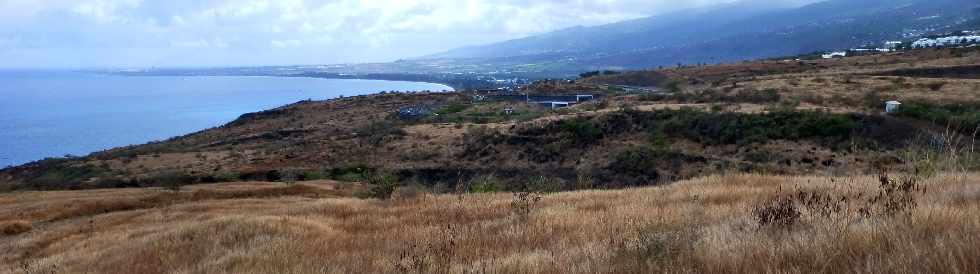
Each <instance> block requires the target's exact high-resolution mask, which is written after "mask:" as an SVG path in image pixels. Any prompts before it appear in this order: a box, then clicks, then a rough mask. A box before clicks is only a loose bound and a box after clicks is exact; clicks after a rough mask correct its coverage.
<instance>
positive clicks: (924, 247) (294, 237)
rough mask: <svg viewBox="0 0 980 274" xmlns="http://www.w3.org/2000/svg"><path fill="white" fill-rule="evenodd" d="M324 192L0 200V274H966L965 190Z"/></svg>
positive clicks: (761, 181) (931, 183)
mask: <svg viewBox="0 0 980 274" xmlns="http://www.w3.org/2000/svg"><path fill="white" fill-rule="evenodd" d="M341 185H343V184H341ZM336 186H338V185H337V184H336V183H310V184H307V183H301V184H297V185H293V186H285V185H279V186H276V185H275V184H257V183H251V184H227V185H203V186H196V187H193V188H189V189H185V190H183V191H182V192H180V193H173V192H171V191H166V190H162V189H152V188H148V189H124V190H97V191H92V190H90V191H58V192H21V193H12V194H0V204H2V205H4V207H3V208H0V212H3V213H10V214H0V273H145V274H154V273H355V272H357V273H470V272H471V271H477V272H480V273H664V272H671V273H673V272H681V273H786V272H808V273H848V272H873V273H904V272H913V273H957V272H961V273H976V272H977V271H980V269H978V266H980V250H978V249H977V248H976V247H977V246H978V245H980V236H978V234H977V233H976V232H977V231H978V230H980V222H978V220H980V210H978V208H980V176H978V175H976V174H974V175H969V176H939V177H935V178H932V179H929V180H923V181H913V184H912V185H910V187H909V188H908V189H909V191H905V190H900V191H891V192H888V193H889V194H887V195H883V194H879V193H882V192H881V191H883V190H885V189H889V188H888V187H890V185H888V184H886V185H882V184H881V183H880V180H879V178H875V177H866V176H862V177H837V178H827V177H774V176H758V175H736V174H730V175H728V176H722V177H718V176H713V177H707V178H700V179H696V180H691V181H683V182H679V183H677V184H673V185H670V186H662V187H650V188H635V189H628V190H613V191H579V192H566V193H555V194H530V195H526V194H525V195H512V194H464V195H425V196H402V197H400V198H397V199H396V200H393V201H379V200H372V199H368V200H361V199H351V198H337V197H332V196H330V195H322V196H321V195H320V193H319V192H320V191H325V189H333V188H335V187H336ZM903 189H904V188H903ZM925 189H928V190H927V191H925ZM242 193H245V194H251V195H243V194H242ZM270 194H271V195H270ZM148 197H152V199H151V198H148ZM318 197H320V198H318ZM875 197H878V198H875ZM842 198H843V199H842ZM873 200H874V201H880V202H873ZM153 201H158V202H155V203H154V202H153Z"/></svg>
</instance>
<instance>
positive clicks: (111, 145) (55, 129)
mask: <svg viewBox="0 0 980 274" xmlns="http://www.w3.org/2000/svg"><path fill="white" fill-rule="evenodd" d="M79 73H84V74H90V75H91V74H93V73H92V72H91V71H89V72H79ZM99 74H100V75H108V76H123V77H126V76H137V77H149V76H161V77H163V76H166V77H245V78H251V77H256V78H269V79H284V78H291V77H282V76H277V75H180V76H173V75H125V74H106V73H96V77H98V76H97V75H99ZM83 78H84V76H83ZM303 78H307V79H321V80H358V81H364V82H373V83H371V84H353V85H341V86H337V87H336V90H327V89H325V88H324V87H319V88H317V87H316V86H312V87H311V88H309V89H307V88H305V87H303V86H304V84H303V83H304V82H298V83H297V84H295V85H293V86H300V87H301V89H300V90H301V91H300V92H303V93H304V94H317V93H320V94H321V95H322V96H317V95H309V97H307V95H302V94H300V95H292V94H291V95H288V96H287V97H289V98H292V97H297V98H292V99H287V98H286V97H281V96H279V95H276V94H265V95H264V96H265V97H276V96H279V99H278V100H279V101H274V100H273V101H268V100H264V99H266V98H261V97H260V98H255V99H242V98H238V99H235V98H232V101H235V102H241V101H250V100H251V102H250V103H248V104H244V105H243V104H239V105H238V106H234V107H228V106H225V105H221V104H224V102H217V101H215V100H221V99H220V98H221V97H220V96H224V95H220V94H218V95H212V94H207V99H203V98H202V101H207V103H201V105H200V106H199V108H203V109H199V110H198V111H193V112H192V114H189V115H194V116H192V117H187V116H186V115H180V114H178V113H174V115H180V117H183V118H179V117H174V118H172V119H167V120H165V121H160V120H158V119H148V120H147V123H146V124H150V125H147V126H141V127H140V128H142V129H134V130H137V131H141V132H136V133H137V134H128V133H121V134H115V133H114V134H103V133H105V132H110V131H115V129H112V128H113V127H118V128H121V129H128V128H131V127H128V126H125V125H123V126H120V125H119V124H117V122H115V121H121V120H131V122H132V121H133V120H144V119H142V118H141V119H126V118H124V117H133V116H129V115H116V116H120V117H123V118H116V119H114V120H113V121H112V122H102V123H99V122H90V123H89V124H92V125H88V126H90V127H89V128H88V129H87V130H86V131H87V132H88V133H86V134H87V135H88V136H90V137H80V136H82V135H78V134H74V133H73V132H70V131H68V130H65V128H71V130H76V129H74V127H72V126H68V125H70V124H76V122H77V121H76V122H73V121H74V118H65V117H74V116H77V115H83V116H84V115H86V113H89V112H90V111H91V110H86V109H84V108H83V109H81V110H78V111H79V112H78V113H72V112H71V111H68V112H62V113H58V114H56V115H54V116H52V117H59V118H49V119H54V120H52V121H56V122H55V123H54V124H53V125H51V124H50V123H49V124H46V125H44V126H34V124H35V123H33V122H31V121H28V120H24V121H20V122H17V121H13V123H14V124H23V125H25V126H27V127H26V128H22V129H20V130H19V131H20V132H8V133H7V134H6V135H7V136H5V138H8V139H6V140H7V141H6V142H0V143H4V144H5V145H4V146H8V147H9V148H10V149H7V150H5V151H3V155H2V156H3V158H4V159H3V161H2V162H0V169H6V168H10V167H18V166H23V165H27V164H30V163H34V162H38V161H42V160H45V159H51V158H65V157H66V156H69V155H72V156H74V157H78V156H79V155H84V156H89V155H91V154H93V153H99V152H103V151H106V150H112V149H119V148H125V147H132V146H139V145H144V144H149V143H154V142H161V141H165V140H170V139H173V138H177V137H180V136H186V135H189V134H195V133H199V132H202V131H206V130H208V129H210V128H214V127H220V126H223V125H225V124H227V123H231V122H233V121H234V120H235V119H238V118H239V117H241V116H242V115H246V114H249V113H256V112H262V111H267V110H272V109H277V108H281V107H285V106H289V105H293V104H296V103H299V102H304V101H307V100H309V99H311V98H312V99H315V101H329V100H334V99H338V98H345V97H352V96H358V95H371V94H380V93H385V92H393V91H398V92H410V91H413V90H414V89H411V88H408V87H402V88H398V87H397V86H398V85H399V84H403V85H404V84H409V83H408V82H407V81H396V80H375V79H331V78H320V77H303ZM153 81H154V82H166V81H165V80H162V79H161V80H153ZM192 81H195V82H196V81H198V80H192ZM201 81H204V80H201ZM280 81H283V80H280ZM285 81H289V80H285ZM399 82H401V83H399ZM410 84H427V85H434V86H436V87H435V88H426V89H417V91H423V90H429V91H432V92H452V91H455V89H453V88H452V87H450V86H448V85H444V84H440V83H427V82H411V83H410ZM219 85H220V83H219ZM273 85H274V84H273ZM327 85H330V84H327ZM364 85H368V86H382V87H383V88H377V89H371V90H370V91H367V89H363V90H364V91H363V92H355V93H349V92H348V91H344V90H345V89H352V90H353V89H358V88H357V87H358V86H364ZM351 86H353V87H351ZM385 86H387V87H385ZM390 87H396V88H390ZM164 89H166V88H164ZM175 89H176V88H175ZM232 89H233V88H232ZM284 89H287V90H288V89H290V88H289V87H286V88H284ZM323 91H326V92H323ZM184 92H185V91H175V92H174V95H172V96H168V95H162V96H163V97H176V98H179V97H182V96H184V95H183V93H184ZM78 93H82V94H84V91H81V92H78ZM117 93H124V92H117ZM151 93H152V92H151ZM251 93H254V92H251V91H248V92H243V95H242V96H235V97H243V98H250V96H249V94H251ZM331 93H332V94H331ZM279 94H282V93H279ZM157 95H159V94H157ZM11 96H19V95H17V93H12V94H11ZM216 96H217V97H216ZM300 97H301V98H300ZM318 97H322V98H318ZM164 99H168V102H169V99H171V98H164ZM25 100H27V99H25ZM174 100H177V102H181V103H184V102H185V101H194V100H193V99H188V100H181V99H174ZM106 101H111V100H106ZM151 101H154V102H151V103H150V104H156V105H151V106H150V108H153V109H154V110H151V111H149V112H154V113H155V112H159V111H160V110H165V111H167V112H174V111H173V109H174V108H183V109H186V108H187V105H185V104H181V105H173V106H171V107H167V106H166V102H163V103H160V102H157V101H160V100H152V99H151ZM262 102H267V103H266V104H265V106H259V107H256V108H248V107H247V106H248V105H262V104H263V103H262ZM8 103H14V102H13V101H9V102H8ZM113 103H115V102H113ZM213 104H218V105H214V106H211V105H213ZM229 104H234V103H229ZM22 105H27V104H22ZM206 106H208V107H206ZM215 106H218V107H220V108H218V109H215ZM142 108H145V106H142V103H137V104H130V105H127V106H126V109H142ZM109 109H113V108H109ZM113 110H116V109H113ZM11 111H13V110H11ZM72 111H75V110H74V109H73V110H72ZM134 111H135V112H133V113H139V112H140V111H143V110H134ZM236 111H237V112H236ZM127 113H129V112H127ZM207 113H212V114H215V115H217V116H222V117H226V118H227V119H220V120H222V121H220V122H214V123H206V122H202V121H201V118H200V117H199V116H202V115H203V116H208V114H207ZM101 115H103V116H105V115H107V114H101ZM215 115H210V116H215ZM150 116H161V115H156V114H152V115H150ZM180 119H190V120H188V121H193V122H188V123H183V122H180V121H181V120H180ZM208 119H210V120H216V119H218V118H214V117H211V118H205V120H208ZM153 124H156V125H157V126H153ZM205 124H207V125H205ZM160 126H166V127H167V128H169V129H167V130H163V131H166V132H169V133H163V131H152V130H151V133H152V134H151V133H145V132H142V131H146V129H148V128H149V129H152V128H154V127H160ZM35 127H36V128H37V129H35ZM81 127H84V126H81ZM99 127H101V128H99ZM38 129H40V130H44V131H47V132H49V133H48V134H47V135H46V136H44V137H43V138H34V136H29V135H26V134H30V132H34V131H37V130H38ZM93 129H94V130H93ZM183 129H187V130H186V131H185V130H183ZM171 131H172V132H171ZM100 132H101V133H100ZM60 135H64V136H63V137H61V138H59V137H58V136H60ZM69 135H70V136H75V137H76V138H79V139H78V140H80V141H79V142H75V143H83V144H82V145H79V144H75V143H73V145H75V146H57V147H53V146H51V145H45V144H48V143H51V142H52V141H55V140H58V139H61V140H67V139H66V138H69V137H67V136H69ZM102 135H118V136H124V137H105V136H102ZM143 135H153V136H146V138H140V137H139V136H143ZM137 139H139V140H137ZM17 140H22V141H17ZM24 140H27V141H24ZM120 140H122V141H120ZM99 143H102V144H105V145H97V144H99ZM93 144H96V145H93ZM42 146H43V147H47V148H45V149H41V148H40V147H42ZM17 147H20V148H18V149H14V148H17ZM32 147H38V148H37V149H35V148H32ZM32 151H36V153H34V152H32ZM30 155H34V156H30Z"/></svg>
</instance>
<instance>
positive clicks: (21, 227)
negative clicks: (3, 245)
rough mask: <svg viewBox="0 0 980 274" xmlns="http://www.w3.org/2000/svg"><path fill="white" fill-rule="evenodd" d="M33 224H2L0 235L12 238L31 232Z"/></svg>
mask: <svg viewBox="0 0 980 274" xmlns="http://www.w3.org/2000/svg"><path fill="white" fill-rule="evenodd" d="M31 228H32V226H31V223H30V222H27V221H20V220H18V221H6V222H0V235H3V236H11V235H17V234H21V233H24V232H28V231H31Z"/></svg>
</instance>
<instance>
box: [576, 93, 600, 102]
mask: <svg viewBox="0 0 980 274" xmlns="http://www.w3.org/2000/svg"><path fill="white" fill-rule="evenodd" d="M594 99H595V95H575V101H576V102H582V101H592V100H594Z"/></svg>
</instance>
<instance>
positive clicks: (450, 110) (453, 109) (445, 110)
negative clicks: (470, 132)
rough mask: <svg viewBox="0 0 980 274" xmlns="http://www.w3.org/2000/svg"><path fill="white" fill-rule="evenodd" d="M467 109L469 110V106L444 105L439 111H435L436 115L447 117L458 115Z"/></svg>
mask: <svg viewBox="0 0 980 274" xmlns="http://www.w3.org/2000/svg"><path fill="white" fill-rule="evenodd" d="M468 108H470V105H464V104H449V105H446V106H445V107H442V108H440V109H439V110H437V111H436V114H439V115H447V114H454V113H460V112H463V111H465V110H466V109H468Z"/></svg>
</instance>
